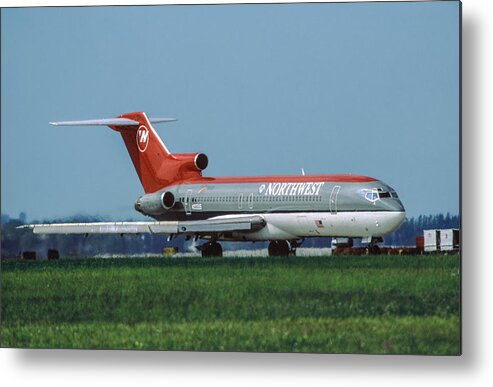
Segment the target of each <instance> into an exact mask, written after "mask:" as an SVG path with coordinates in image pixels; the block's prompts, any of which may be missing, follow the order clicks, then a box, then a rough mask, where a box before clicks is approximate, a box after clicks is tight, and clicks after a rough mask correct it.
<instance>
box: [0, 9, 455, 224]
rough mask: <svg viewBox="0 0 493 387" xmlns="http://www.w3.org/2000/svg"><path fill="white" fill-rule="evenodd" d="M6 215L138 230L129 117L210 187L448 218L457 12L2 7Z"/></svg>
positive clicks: (452, 198)
mask: <svg viewBox="0 0 493 387" xmlns="http://www.w3.org/2000/svg"><path fill="white" fill-rule="evenodd" d="M1 22H2V23H1V28H2V30H1V32H2V52H1V54H2V56H1V61H2V62H1V64H2V73H1V80H2V83H1V97H2V99H1V109H2V111H1V113H2V114H1V135H2V138H1V139H2V143H1V172H2V179H1V183H2V184H1V195H2V201H1V209H2V213H7V214H9V215H11V216H17V215H18V213H19V212H20V211H25V212H27V215H28V220H33V219H42V218H51V217H59V216H69V215H72V214H76V213H83V214H98V215H102V216H105V217H107V218H111V219H121V218H129V217H133V218H136V219H138V218H139V214H137V213H136V212H135V211H134V209H133V203H134V201H135V199H136V198H137V197H138V196H139V195H140V194H141V193H142V188H141V186H140V183H139V181H138V178H137V175H136V173H135V171H134V169H133V166H132V164H131V161H130V158H129V156H128V154H127V152H126V150H125V147H124V145H123V142H122V140H121V138H120V137H119V135H118V134H117V133H115V132H113V131H112V130H110V129H109V128H106V127H53V126H50V125H48V121H53V120H76V119H92V118H106V117H112V116H116V115H119V114H122V113H125V112H130V111H145V112H147V113H148V115H149V116H168V117H176V118H178V121H177V122H175V123H170V124H165V125H159V126H156V130H157V131H158V133H159V134H160V135H161V137H162V138H163V141H164V142H165V144H166V145H167V146H168V148H169V149H170V150H171V151H176V152H194V151H201V152H204V153H206V154H207V155H208V156H209V167H208V169H207V170H206V171H205V174H206V175H208V176H216V175H217V176H229V175H269V174H298V173H300V171H301V168H304V170H305V171H306V172H307V173H354V174H363V175H369V176H373V177H376V178H379V179H381V180H383V181H385V182H386V183H388V184H390V185H391V186H393V187H394V188H395V189H396V190H397V191H398V192H399V194H400V196H401V198H402V201H403V203H404V205H405V207H406V210H407V212H408V216H417V215H419V214H434V213H440V212H451V213H458V211H459V77H458V74H459V48H458V42H459V35H458V34H459V4H458V3H457V2H425V3H359V4H337V3H336V4H289V5H287V4H285V5H221V6H148V7H138V6H136V7H94V8H91V7H86V8H30V9H2V15H1Z"/></svg>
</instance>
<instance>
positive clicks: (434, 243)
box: [423, 230, 440, 252]
mask: <svg viewBox="0 0 493 387" xmlns="http://www.w3.org/2000/svg"><path fill="white" fill-rule="evenodd" d="M423 234H424V239H425V241H424V242H425V246H424V248H425V252H432V251H437V250H440V232H439V230H423Z"/></svg>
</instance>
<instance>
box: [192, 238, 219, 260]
mask: <svg viewBox="0 0 493 387" xmlns="http://www.w3.org/2000/svg"><path fill="white" fill-rule="evenodd" d="M197 248H198V249H199V250H200V251H201V252H202V257H204V258H205V257H222V256H223V248H222V247H221V245H220V244H219V243H217V242H216V241H210V242H207V243H206V244H204V245H202V246H199V247H197Z"/></svg>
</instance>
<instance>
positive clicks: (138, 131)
mask: <svg viewBox="0 0 493 387" xmlns="http://www.w3.org/2000/svg"><path fill="white" fill-rule="evenodd" d="M119 118H128V119H131V120H133V121H137V122H138V123H139V126H138V127H137V126H112V125H111V126H110V128H111V129H114V130H116V131H117V132H120V134H121V135H122V138H123V141H124V142H125V146H126V147H127V150H128V153H129V154H130V158H131V159H132V162H133V164H134V167H135V170H136V171H137V175H139V179H140V182H141V183H142V187H144V191H145V192H146V193H148V192H155V191H157V190H159V189H160V188H162V187H164V186H166V185H168V184H169V183H170V178H171V177H170V176H166V173H163V172H162V171H161V170H162V169H163V168H162V167H163V164H165V162H166V160H167V159H172V158H173V156H171V154H170V152H169V151H168V149H167V148H166V146H165V145H164V144H163V143H162V141H161V139H160V138H159V137H158V135H157V134H156V132H155V131H154V128H153V127H152V125H151V123H150V122H149V120H148V119H147V116H146V114H145V113H139V112H137V113H127V114H122V115H121V116H119Z"/></svg>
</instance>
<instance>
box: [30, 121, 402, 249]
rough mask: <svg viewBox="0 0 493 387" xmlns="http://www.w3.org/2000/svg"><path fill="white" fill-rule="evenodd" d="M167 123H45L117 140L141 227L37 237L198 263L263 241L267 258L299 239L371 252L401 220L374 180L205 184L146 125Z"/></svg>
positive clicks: (393, 197)
mask: <svg viewBox="0 0 493 387" xmlns="http://www.w3.org/2000/svg"><path fill="white" fill-rule="evenodd" d="M167 121H173V119H167V118H155V119H153V118H148V117H147V116H146V114H145V113H142V112H136V113H127V114H123V115H121V116H119V117H117V118H109V119H100V120H86V121H64V122H51V124H52V125H107V126H109V127H110V128H111V129H113V130H115V131H116V132H118V133H120V135H121V136H122V138H123V141H124V143H125V146H126V148H127V150H128V153H129V154H130V158H131V160H132V162H133V165H134V167H135V170H136V172H137V175H138V177H139V179H140V182H141V183H142V187H143V189H144V195H142V196H140V197H139V198H138V199H137V200H136V202H135V209H136V210H137V211H139V212H140V213H142V214H144V215H146V216H149V217H151V218H153V219H154V220H152V221H144V222H99V223H59V224H31V225H27V226H24V227H29V228H31V229H32V230H33V232H34V233H36V234H86V235H87V234H140V233H157V234H167V235H169V236H170V237H174V236H176V235H185V236H187V237H191V238H195V239H201V240H204V241H205V243H204V244H202V245H201V246H199V249H200V250H201V252H202V256H204V257H207V256H222V247H221V245H220V243H219V242H220V241H269V242H270V243H269V248H268V250H269V255H274V256H285V255H288V254H289V253H293V252H294V251H295V249H296V247H297V246H299V245H300V243H301V242H302V241H303V240H304V239H305V238H310V237H335V238H337V237H350V238H361V239H362V241H363V243H368V244H369V245H372V243H373V242H375V241H376V240H379V239H381V237H382V236H384V235H386V234H388V233H391V232H392V231H394V230H396V229H397V228H398V227H399V226H400V224H401V223H402V222H403V220H404V217H405V211H404V207H403V205H402V203H401V201H400V199H399V197H398V195H397V193H396V191H395V190H394V189H392V188H391V187H390V186H388V185H387V184H385V183H383V182H382V181H379V180H377V179H374V178H372V177H366V176H357V175H349V174H343V175H304V174H303V175H299V176H255V177H240V176H237V177H206V176H203V171H204V169H206V168H207V164H208V158H207V156H206V155H205V154H203V153H171V152H170V151H169V150H168V149H167V148H166V146H165V145H164V143H163V142H162V141H161V139H160V138H159V136H158V135H157V133H156V132H155V131H154V128H153V127H152V124H156V123H160V122H167Z"/></svg>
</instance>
